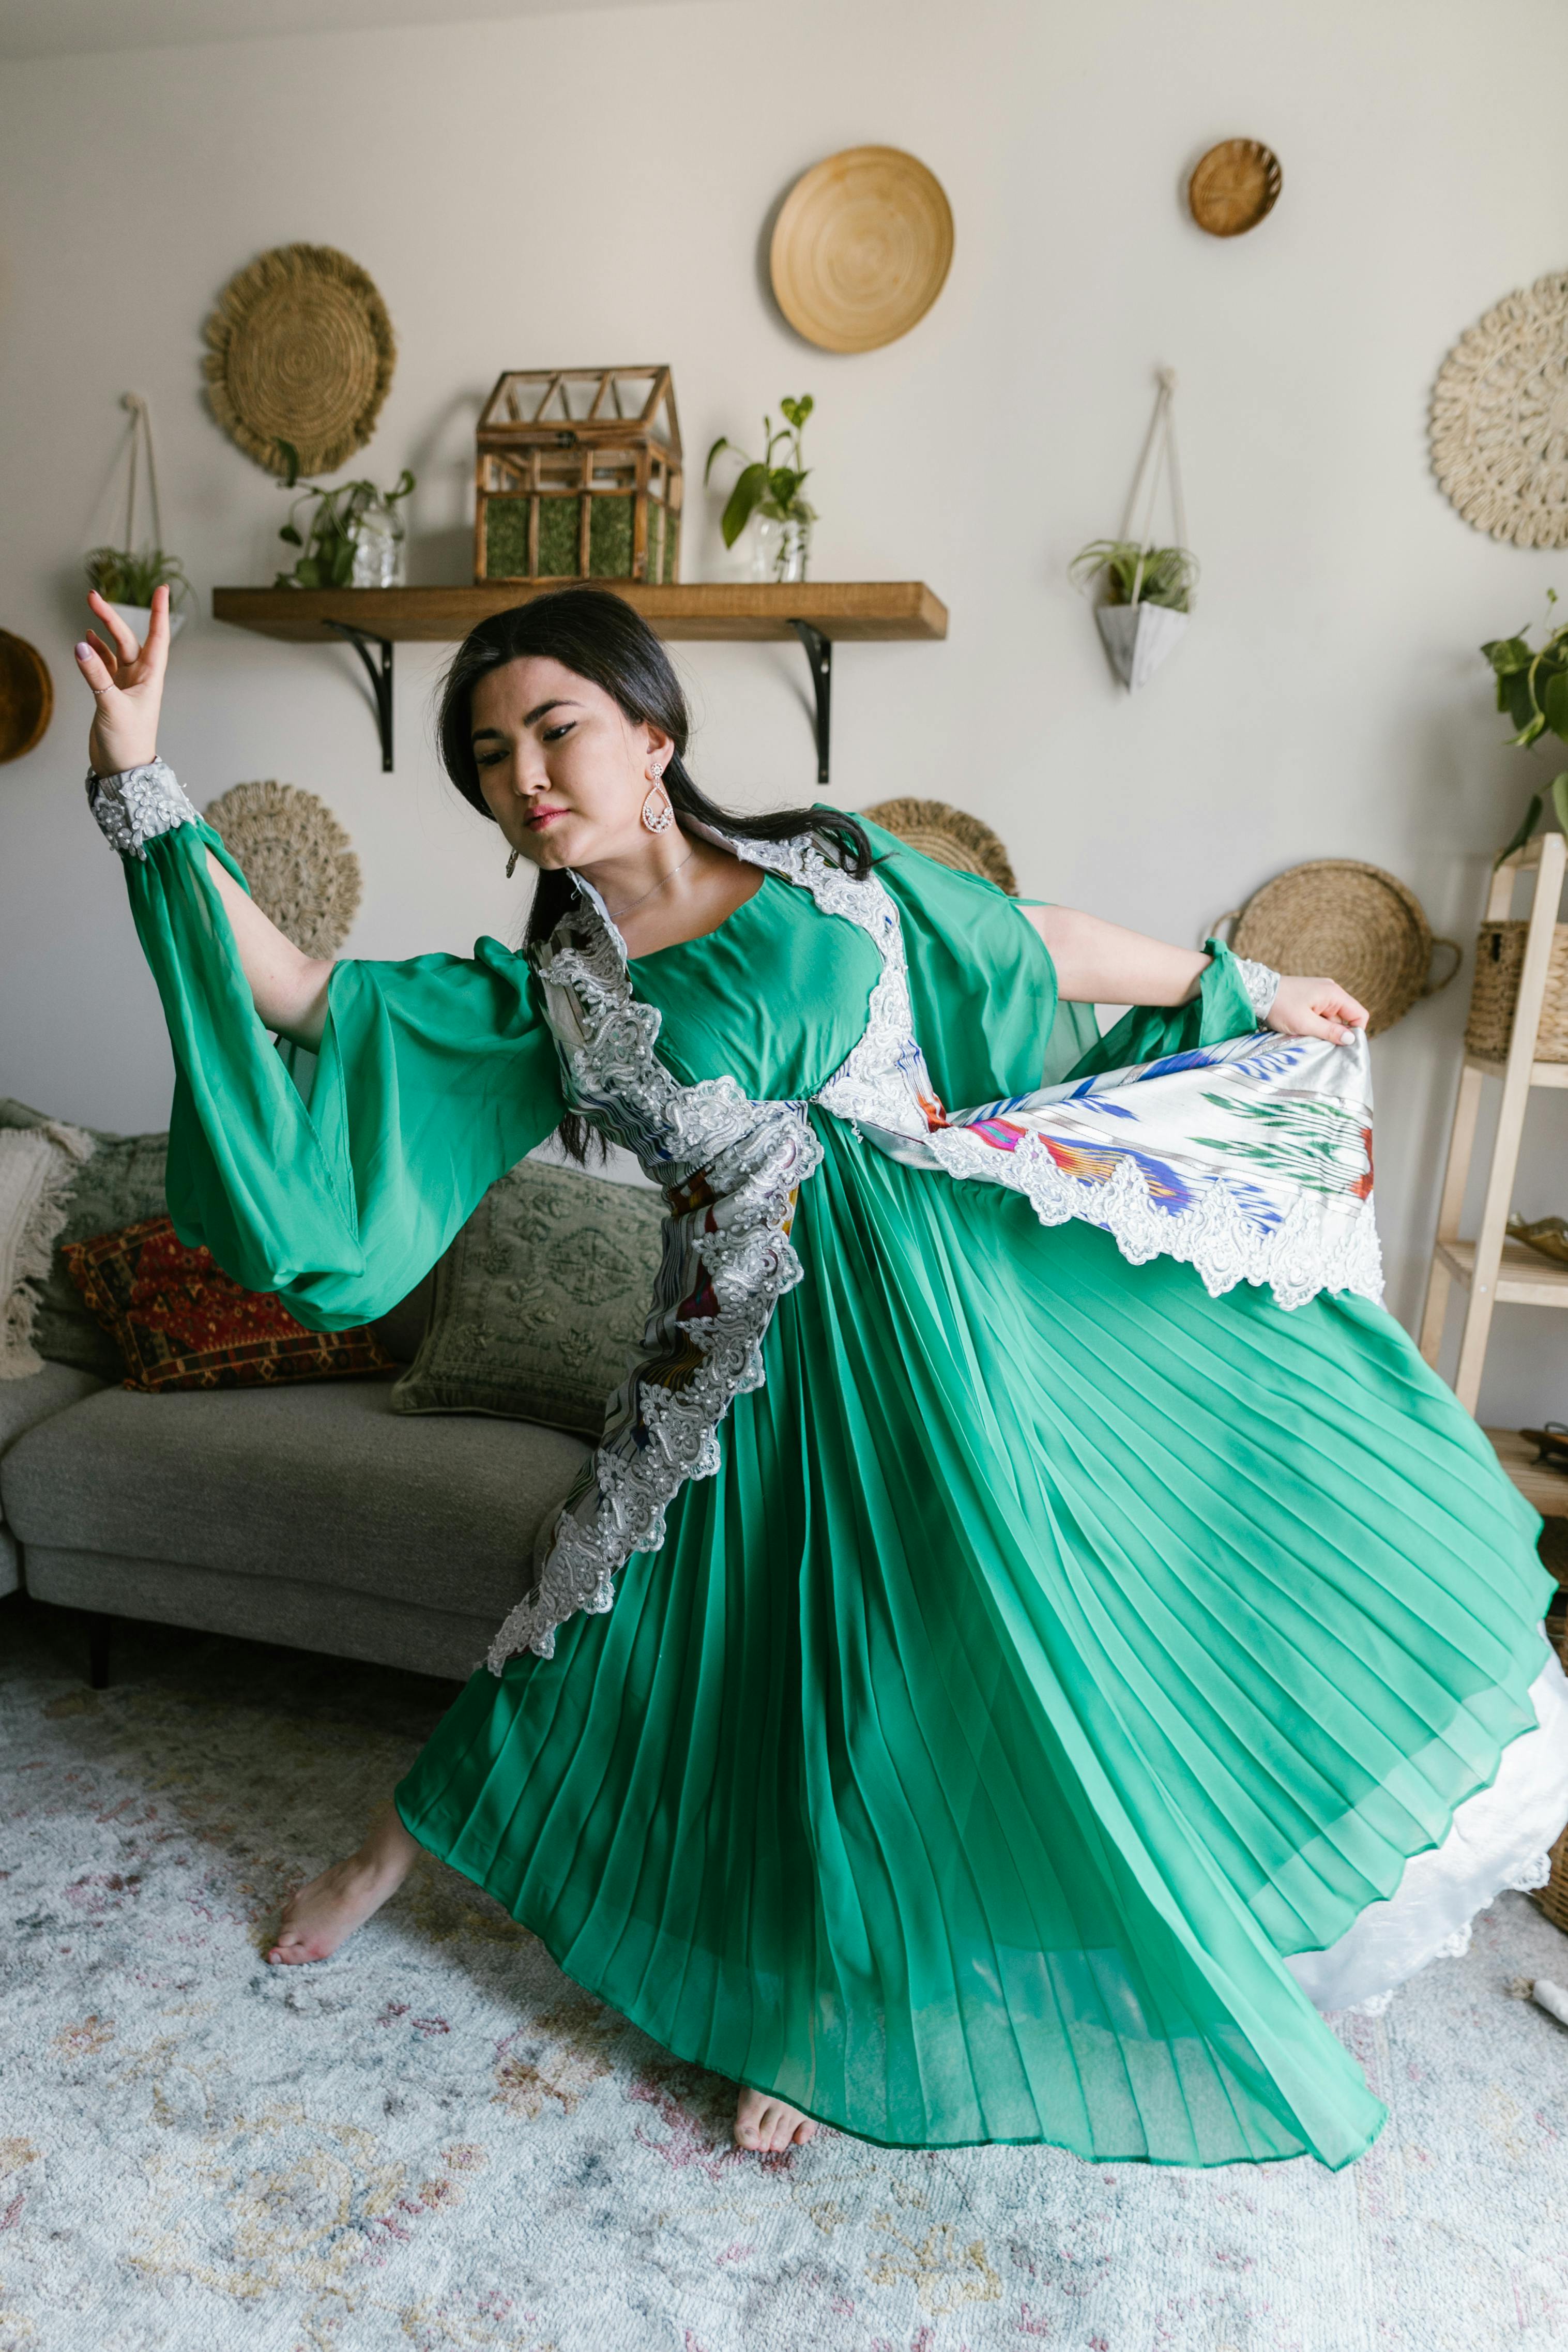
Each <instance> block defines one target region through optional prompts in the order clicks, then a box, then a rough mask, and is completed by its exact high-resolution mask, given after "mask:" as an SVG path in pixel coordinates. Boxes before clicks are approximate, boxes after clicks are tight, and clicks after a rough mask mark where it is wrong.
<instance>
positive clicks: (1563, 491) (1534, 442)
mask: <svg viewBox="0 0 1568 2352" xmlns="http://www.w3.org/2000/svg"><path fill="white" fill-rule="evenodd" d="M1431 429H1432V470H1433V471H1434V473H1435V474H1436V475H1437V479H1438V481H1439V482H1440V483H1441V484H1442V486H1443V488H1444V489H1445V490H1446V491H1447V492H1448V496H1449V498H1450V499H1452V500H1453V502H1454V504H1455V506H1457V507H1458V510H1459V512H1460V513H1461V514H1462V515H1463V516H1464V519H1465V520H1466V521H1467V522H1469V523H1474V525H1475V527H1476V529H1477V530H1485V531H1490V534H1491V536H1492V538H1493V539H1511V540H1512V541H1513V542H1514V544H1515V546H1517V547H1563V546H1568V272H1564V273H1560V274H1559V275H1557V276H1555V277H1552V278H1537V279H1536V281H1535V283H1534V285H1533V286H1528V287H1526V288H1524V289H1522V291H1521V292H1520V293H1518V294H1510V295H1509V296H1507V298H1506V299H1504V300H1503V301H1501V302H1500V303H1499V304H1498V305H1497V307H1496V309H1495V310H1489V311H1488V312H1487V314H1486V317H1485V318H1484V319H1481V320H1478V321H1477V323H1476V324H1475V325H1474V326H1473V327H1471V328H1470V329H1469V332H1468V333H1466V334H1463V335H1461V336H1460V338H1459V340H1458V342H1457V343H1456V344H1455V346H1454V348H1453V350H1452V351H1451V352H1449V353H1448V358H1447V359H1446V360H1445V361H1444V362H1443V364H1442V366H1441V367H1440V368H1439V369H1438V371H1437V383H1435V384H1434V385H1433V387H1432V428H1431Z"/></svg>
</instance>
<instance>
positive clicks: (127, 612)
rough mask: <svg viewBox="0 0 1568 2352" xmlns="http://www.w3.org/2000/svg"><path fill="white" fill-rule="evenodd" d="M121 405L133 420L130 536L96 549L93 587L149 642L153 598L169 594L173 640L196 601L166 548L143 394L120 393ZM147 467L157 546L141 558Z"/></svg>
mask: <svg viewBox="0 0 1568 2352" xmlns="http://www.w3.org/2000/svg"><path fill="white" fill-rule="evenodd" d="M120 406H121V408H123V409H124V410H125V411H126V412H127V414H128V415H129V416H130V418H131V424H130V426H129V428H128V430H127V433H126V436H125V444H124V457H125V460H126V463H127V467H128V478H127V482H126V490H125V535H124V543H123V544H122V545H121V546H120V547H95V548H94V549H93V550H92V551H91V552H90V554H89V556H88V558H87V562H86V565H85V570H86V572H87V578H88V585H89V588H96V589H97V590H98V593H99V595H100V596H101V597H102V598H103V599H104V601H105V602H106V603H107V604H112V605H113V607H114V609H115V611H116V612H117V613H118V614H120V619H121V620H122V621H123V622H124V623H125V625H126V626H127V627H128V628H130V629H131V630H133V631H134V632H135V634H136V635H137V636H138V637H139V638H141V639H142V640H143V641H144V640H145V638H146V635H147V632H148V629H149V627H150V626H151V625H152V592H153V590H154V589H155V588H165V587H166V588H167V589H168V591H169V635H170V636H171V637H176V636H178V635H179V634H180V631H181V630H182V629H183V627H184V625H185V614H186V609H187V606H188V604H189V603H190V602H191V601H192V599H193V593H194V592H193V589H192V586H191V583H190V582H189V581H188V580H187V579H186V577H185V569H184V566H183V563H182V562H180V559H179V557H178V556H177V555H171V554H170V553H169V552H168V551H167V550H166V549H165V547H164V545H163V521H162V515H161V514H160V512H159V508H158V467H157V462H156V460H155V459H154V457H153V455H152V414H151V412H150V410H149V408H148V405H147V403H146V401H145V400H144V399H143V398H142V396H141V394H140V393H139V392H126V393H121V394H120ZM142 465H145V466H146V468H147V503H148V507H149V509H151V512H152V545H151V546H150V547H146V546H144V547H143V548H141V551H140V552H139V551H138V549H137V542H136V494H137V491H138V489H139V488H140V487H141V484H140V474H141V467H142Z"/></svg>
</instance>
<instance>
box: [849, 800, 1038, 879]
mask: <svg viewBox="0 0 1568 2352" xmlns="http://www.w3.org/2000/svg"><path fill="white" fill-rule="evenodd" d="M862 815H864V816H869V817H870V819H871V821H872V823H873V824H880V825H883V826H885V827H886V829H887V831H888V832H889V833H896V834H897V835H898V837H899V839H900V840H901V841H906V842H907V843H908V844H909V846H910V847H911V849H918V850H920V851H922V852H923V853H924V855H925V856H927V857H934V858H935V859H936V863H937V864H938V866H953V867H955V868H956V871H957V872H958V873H960V874H983V875H984V876H985V878H986V880H987V881H988V882H994V883H995V884H996V885H997V887H998V889H1000V890H1006V891H1007V892H1008V894H1009V897H1011V898H1016V897H1017V896H1018V887H1019V886H1018V884H1017V882H1016V881H1015V880H1014V878H1013V869H1012V864H1011V861H1010V860H1009V856H1008V853H1007V851H1006V850H1005V849H1004V848H1003V846H1002V845H1001V842H1000V841H999V840H998V837H997V835H995V834H994V833H993V832H992V831H991V828H990V826H989V825H988V824H982V823H981V821H980V819H979V818H978V817H977V816H971V815H970V814H968V812H967V809H956V808H949V807H948V805H947V803H946V801H878V803H876V806H875V807H874V808H868V809H864V810H862Z"/></svg>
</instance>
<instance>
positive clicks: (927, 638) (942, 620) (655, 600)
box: [213, 580, 947, 784]
mask: <svg viewBox="0 0 1568 2352" xmlns="http://www.w3.org/2000/svg"><path fill="white" fill-rule="evenodd" d="M568 584H570V583H565V582H560V583H549V582H543V583H538V585H525V584H522V583H517V582H513V583H507V582H505V581H501V582H495V583H490V584H488V585H486V586H485V587H480V588H214V591H213V618H214V620H217V621H227V622H229V623H230V624H231V625H233V626H234V627H235V628H238V629H254V630H256V632H257V633H258V634H259V635H262V636H265V637H280V638H282V639H284V640H285V641H286V642H287V643H288V644H290V645H314V644H323V643H326V644H329V643H330V642H331V641H332V640H333V638H339V639H341V640H346V641H347V642H348V643H349V644H350V645H351V646H353V647H354V650H355V651H356V653H357V654H358V655H359V656H360V659H361V661H362V662H363V663H364V666H365V669H366V672H367V675H368V676H369V677H370V681H371V691H372V693H373V694H374V696H375V703H376V715H377V719H378V722H379V725H380V730H381V739H382V769H383V770H384V771H387V772H390V771H391V768H392V647H393V646H394V645H407V644H422V645H442V644H455V643H456V642H457V640H458V639H459V638H461V637H465V636H466V635H467V634H468V632H469V630H470V629H471V628H473V627H474V625H475V624H476V622H479V621H483V620H485V619H486V618H487V617H488V615H489V614H492V613H504V612H506V611H507V609H508V608H509V607H510V606H512V605H514V604H527V603H528V602H529V601H530V600H531V599H532V598H533V597H535V596H542V595H546V594H549V593H550V590H551V588H552V586H557V585H559V586H565V585H568ZM604 585H605V586H606V587H608V588H610V589H611V590H612V593H614V594H615V595H617V596H622V597H623V598H624V599H625V601H626V603H627V604H631V605H632V607H633V608H634V609H635V610H636V611H637V612H639V613H641V614H642V615H643V619H644V620H645V621H646V622H647V623H648V624H649V625H650V627H652V628H653V629H654V630H655V631H656V632H657V634H658V635H660V636H661V637H668V638H671V639H673V640H679V639H687V640H692V639H697V638H708V639H727V640H731V641H738V642H740V643H745V644H763V643H768V642H769V641H774V642H777V641H783V642H785V643H788V641H789V638H790V637H795V638H797V639H799V641H800V644H801V645H802V646H804V647H805V650H806V658H807V661H808V662H809V664H810V671H811V685H812V689H813V693H814V696H815V703H816V738H817V781H818V782H819V783H821V784H825V783H826V782H828V771H829V753H830V748H831V716H832V703H831V694H832V649H833V646H835V645H870V644H878V643H886V642H889V641H891V640H894V639H902V640H904V641H915V642H924V643H927V644H930V643H935V642H936V641H938V640H940V639H941V638H943V637H945V636H946V634H947V607H946V604H943V603H942V601H941V599H940V597H937V596H935V595H933V594H932V593H931V590H930V589H929V588H927V587H926V585H925V582H924V581H922V580H821V581H817V580H813V581H800V582H792V583H785V584H783V585H778V584H776V583H773V582H771V581H768V582H755V583H754V582H751V581H713V582H698V583H694V584H693V585H691V586H690V587H673V588H644V587H642V586H639V585H638V584H636V583H632V582H624V583H623V582H620V581H607V582H605V583H604ZM372 647H374V648H375V649H376V650H375V652H374V654H372V650H371V648H372Z"/></svg>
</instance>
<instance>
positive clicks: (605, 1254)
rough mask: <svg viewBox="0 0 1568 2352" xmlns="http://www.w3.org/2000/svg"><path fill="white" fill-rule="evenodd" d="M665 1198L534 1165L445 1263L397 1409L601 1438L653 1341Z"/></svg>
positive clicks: (494, 1199) (487, 1205) (501, 1190)
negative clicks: (613, 1402) (479, 1416)
mask: <svg viewBox="0 0 1568 2352" xmlns="http://www.w3.org/2000/svg"><path fill="white" fill-rule="evenodd" d="M663 1223H664V1200H663V1196H662V1195H661V1194H660V1193H658V1192H654V1191H653V1188H652V1187H651V1186H647V1187H640V1186H635V1185H630V1184H612V1183H607V1182H606V1181H605V1180H604V1178H603V1177H601V1176H589V1175H586V1174H581V1173H580V1172H579V1171H577V1170H575V1169H570V1170H569V1169H561V1168H555V1167H550V1166H549V1165H548V1164H546V1163H543V1162H540V1161H538V1160H523V1161H521V1162H520V1163H519V1164H518V1166H517V1167H516V1168H514V1169H513V1170H512V1171H511V1173H510V1174H509V1175H507V1176H503V1177H502V1178H501V1180H500V1181H499V1183H497V1184H492V1185H491V1187H490V1190H489V1191H488V1192H486V1195H485V1198H484V1200H483V1201H482V1202H480V1203H479V1206H478V1208H477V1209H476V1211H475V1212H474V1214H473V1215H472V1216H471V1217H470V1218H469V1220H468V1223H466V1224H465V1226H464V1228H463V1230H462V1232H461V1233H460V1234H458V1236H457V1238H456V1240H455V1242H454V1243H453V1244H452V1246H451V1248H450V1249H449V1250H448V1251H447V1253H446V1255H445V1256H444V1258H443V1259H442V1261H441V1264H440V1265H438V1266H437V1268H436V1270H435V1297H434V1305H433V1307H432V1309H431V1317H430V1327H429V1328H428V1330H427V1331H426V1333H425V1335H424V1340H423V1345H422V1346H421V1348H420V1350H419V1353H418V1355H417V1356H416V1357H415V1358H414V1360H413V1363H412V1364H411V1365H410V1366H409V1369H408V1370H407V1371H406V1372H405V1373H404V1374H403V1375H402V1379H401V1380H399V1381H397V1382H396V1384H395V1386H394V1387H393V1389H392V1410H393V1412H490V1413H498V1414H502V1415H504V1416H506V1417H507V1418H508V1419H512V1420H517V1421H542V1422H546V1423H549V1424H550V1425H551V1426H552V1427H554V1428H557V1429H570V1430H576V1431H578V1432H579V1433H580V1434H581V1435H583V1436H585V1437H595V1438H596V1437H598V1436H599V1434H600V1433H601V1430H602V1429H603V1426H604V1407H605V1404H606V1402H607V1401H608V1399H609V1398H610V1396H611V1395H612V1393H613V1391H615V1390H616V1389H617V1388H619V1386H620V1384H621V1382H622V1381H623V1380H624V1379H625V1377H626V1374H627V1372H628V1370H630V1368H631V1364H632V1358H633V1356H634V1354H635V1353H636V1351H637V1349H639V1347H640V1346H641V1344H642V1339H643V1328H644V1326H645V1325H646V1322H647V1318H648V1309H649V1307H650V1306H651V1304H652V1302H653V1283H654V1278H655V1276H656V1275H657V1273H658V1266H659V1251H660V1230H661V1227H662V1225H663Z"/></svg>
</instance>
